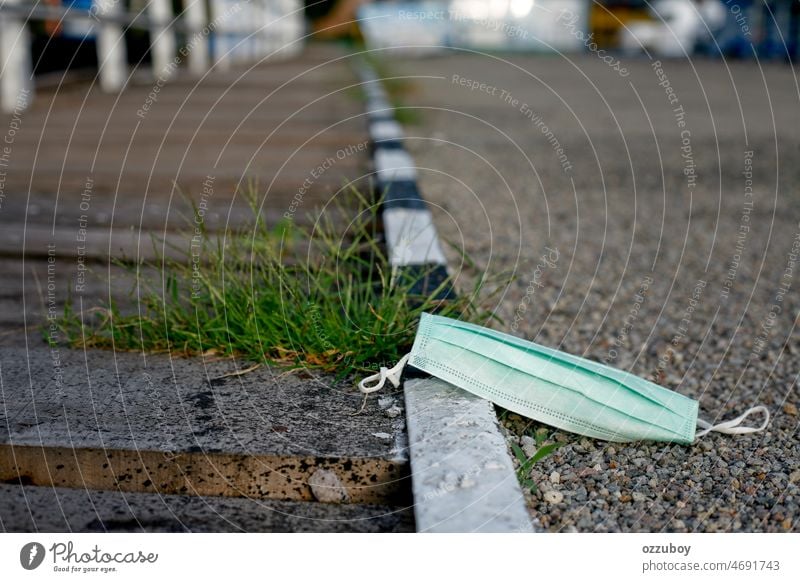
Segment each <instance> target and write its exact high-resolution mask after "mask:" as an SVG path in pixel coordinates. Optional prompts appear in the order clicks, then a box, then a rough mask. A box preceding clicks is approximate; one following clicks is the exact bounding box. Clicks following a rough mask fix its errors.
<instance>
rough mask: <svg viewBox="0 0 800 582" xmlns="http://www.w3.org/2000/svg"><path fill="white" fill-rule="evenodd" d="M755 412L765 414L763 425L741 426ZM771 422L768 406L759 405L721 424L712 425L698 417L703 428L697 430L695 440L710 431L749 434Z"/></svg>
mask: <svg viewBox="0 0 800 582" xmlns="http://www.w3.org/2000/svg"><path fill="white" fill-rule="evenodd" d="M755 412H761V413H763V414H764V422H762V423H761V426H739V425H740V424H742V423H743V422H744V421H745V419H746V418H747V417H748V416H750V415H751V414H753V413H755ZM768 424H769V409H768V408H767V407H766V406H763V405H759V406H753V407H752V408H749V409H747V410H746V411H745V413H744V414H742V415H741V416H738V417H736V418H734V419H733V420H726V421H725V422H721V423H719V424H714V425H712V424H711V423H710V422H708V421H707V420H703V419H702V418H698V419H697V425H698V426H699V427H700V428H701V429H703V430H699V431H697V433H696V434H695V435H694V438H695V440H697V439H699V438H701V437H704V436H706V435H707V434H708V433H710V432H720V433H723V434H749V433H753V432H761V431H762V430H764V429H765V428H767V425H768Z"/></svg>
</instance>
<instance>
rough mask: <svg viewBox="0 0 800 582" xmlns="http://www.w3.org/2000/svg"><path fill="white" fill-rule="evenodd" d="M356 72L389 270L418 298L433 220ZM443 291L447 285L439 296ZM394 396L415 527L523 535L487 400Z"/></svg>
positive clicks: (429, 259) (443, 386)
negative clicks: (401, 409) (401, 419)
mask: <svg viewBox="0 0 800 582" xmlns="http://www.w3.org/2000/svg"><path fill="white" fill-rule="evenodd" d="M358 73H359V76H360V78H361V81H362V87H363V90H364V94H365V96H366V110H367V122H368V124H369V137H370V141H371V144H372V161H373V165H374V171H375V189H376V192H375V194H376V199H378V200H381V202H382V208H381V216H382V221H383V228H384V234H385V237H386V247H387V251H388V253H389V258H390V261H391V265H392V268H393V270H394V271H396V272H398V271H399V272H400V273H401V274H402V275H401V276H403V277H414V279H413V280H414V281H415V288H414V289H412V293H414V292H416V290H417V289H418V290H419V291H420V292H421V293H424V294H427V293H430V292H431V291H433V290H435V289H437V288H438V287H439V286H440V285H441V283H442V282H444V281H445V280H446V279H447V262H446V260H445V257H444V253H443V252H442V247H441V244H440V243H439V238H438V236H437V234H436V228H435V226H434V224H433V215H432V214H431V211H430V209H429V208H428V205H427V204H426V203H425V201H424V200H423V198H422V196H421V195H420V191H419V187H418V185H417V168H416V165H415V164H414V160H413V159H412V158H411V156H410V155H409V154H408V152H407V151H406V149H405V147H404V145H403V139H404V136H403V129H402V127H401V126H400V124H399V123H398V122H397V120H396V119H395V116H394V108H393V107H392V105H391V103H390V101H389V99H388V97H387V95H386V92H385V90H384V88H383V86H382V84H381V80H380V79H379V78H378V77H377V75H376V74H375V71H374V70H373V69H372V67H370V66H369V64H368V63H366V62H361V63H360V64H359V66H358ZM452 292H453V291H452V289H450V288H449V287H447V288H444V289H443V290H442V291H441V292H440V295H441V296H448V295H450V294H451V293H452ZM403 393H404V395H405V402H406V423H407V425H408V437H409V453H410V457H411V487H412V491H413V495H414V515H415V518H416V525H417V530H418V531H423V532H472V531H480V532H514V531H519V532H528V531H533V530H532V526H531V522H530V519H529V517H528V512H527V509H526V507H525V501H524V497H523V495H522V491H521V490H520V487H519V483H518V482H517V478H516V475H515V473H514V466H513V463H512V461H511V458H510V457H509V454H508V449H507V447H506V443H505V439H504V438H503V435H502V433H501V432H500V426H499V424H498V422H497V416H496V415H495V412H494V408H493V406H492V405H491V403H490V402H488V401H486V400H482V399H480V398H478V397H476V396H473V395H472V394H469V393H468V392H465V391H463V390H461V389H459V388H457V387H455V386H453V385H451V384H448V383H446V382H443V381H441V380H438V379H436V378H429V377H422V378H420V377H415V378H414V379H408V378H406V379H405V381H404V382H403Z"/></svg>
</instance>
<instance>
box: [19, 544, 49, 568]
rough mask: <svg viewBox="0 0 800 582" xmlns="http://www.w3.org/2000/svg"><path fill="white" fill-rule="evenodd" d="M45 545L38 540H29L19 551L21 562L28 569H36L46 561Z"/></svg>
mask: <svg viewBox="0 0 800 582" xmlns="http://www.w3.org/2000/svg"><path fill="white" fill-rule="evenodd" d="M44 553H45V552H44V546H43V545H42V544H40V543H38V542H29V543H27V544H25V545H24V546H22V549H21V550H20V551H19V563H20V564H22V567H23V568H25V569H26V570H35V569H36V568H38V567H39V566H40V565H41V564H42V561H44Z"/></svg>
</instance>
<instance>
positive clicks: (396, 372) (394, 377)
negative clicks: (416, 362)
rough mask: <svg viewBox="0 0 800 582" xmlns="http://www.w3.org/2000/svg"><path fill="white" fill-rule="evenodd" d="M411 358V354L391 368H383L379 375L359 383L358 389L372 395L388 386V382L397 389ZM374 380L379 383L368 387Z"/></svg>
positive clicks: (368, 377)
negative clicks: (385, 385)
mask: <svg viewBox="0 0 800 582" xmlns="http://www.w3.org/2000/svg"><path fill="white" fill-rule="evenodd" d="M410 357H411V354H410V353H408V354H406V355H405V356H403V357H402V358H400V360H399V361H398V362H397V363H396V364H395V365H394V366H393V367H391V368H387V367H385V366H381V369H380V372H378V373H377V374H372V375H371V376H367V377H366V378H364V379H363V380H361V381H360V382H359V383H358V389H359V390H361V392H362V393H363V394H371V393H372V392H377V391H378V390H380V389H381V388H383V385H384V384H386V380H389V382H391V383H392V385H393V386H394V387H395V388H397V387H398V386H400V376H402V375H403V368H405V367H406V363H407V362H408V359H409V358H410ZM373 380H377V383H375V384H374V385H372V386H367V383H368V382H372V381H373Z"/></svg>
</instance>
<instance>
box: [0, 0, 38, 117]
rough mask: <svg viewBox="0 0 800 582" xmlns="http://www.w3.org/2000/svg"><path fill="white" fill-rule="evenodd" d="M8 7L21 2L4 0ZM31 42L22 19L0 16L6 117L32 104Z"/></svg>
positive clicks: (1, 99)
mask: <svg viewBox="0 0 800 582" xmlns="http://www.w3.org/2000/svg"><path fill="white" fill-rule="evenodd" d="M3 3H4V4H6V5H10V4H20V3H21V0H3ZM30 51H31V42H30V36H29V33H28V27H27V26H26V25H25V20H24V19H23V18H22V16H16V15H13V14H0V67H2V69H0V70H2V74H0V105H2V110H3V112H4V113H11V112H13V111H15V110H20V109H25V107H27V105H28V103H29V102H30V100H31V97H32V94H31V91H32V89H33V82H32V79H31V53H30Z"/></svg>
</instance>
